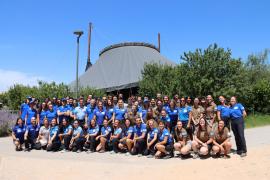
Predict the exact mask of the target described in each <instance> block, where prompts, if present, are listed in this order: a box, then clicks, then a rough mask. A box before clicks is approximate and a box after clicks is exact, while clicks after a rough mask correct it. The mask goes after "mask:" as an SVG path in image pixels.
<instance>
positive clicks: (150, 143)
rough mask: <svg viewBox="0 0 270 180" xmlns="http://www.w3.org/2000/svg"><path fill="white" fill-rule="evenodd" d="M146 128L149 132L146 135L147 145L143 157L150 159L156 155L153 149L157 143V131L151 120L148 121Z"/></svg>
mask: <svg viewBox="0 0 270 180" xmlns="http://www.w3.org/2000/svg"><path fill="white" fill-rule="evenodd" d="M148 126H149V132H148V133H147V145H146V150H145V151H144V153H143V155H145V156H147V157H149V158H150V157H153V156H154V155H155V153H156V150H155V149H154V147H155V145H156V143H157V135H158V129H157V128H156V127H155V126H154V120H152V119H151V120H149V121H148Z"/></svg>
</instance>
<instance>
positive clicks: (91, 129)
mask: <svg viewBox="0 0 270 180" xmlns="http://www.w3.org/2000/svg"><path fill="white" fill-rule="evenodd" d="M98 132H99V126H98V125H96V127H94V128H93V127H90V128H88V134H96V133H98Z"/></svg>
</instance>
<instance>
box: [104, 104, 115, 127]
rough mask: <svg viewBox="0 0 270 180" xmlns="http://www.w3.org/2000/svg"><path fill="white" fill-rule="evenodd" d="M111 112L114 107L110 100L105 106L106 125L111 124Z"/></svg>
mask: <svg viewBox="0 0 270 180" xmlns="http://www.w3.org/2000/svg"><path fill="white" fill-rule="evenodd" d="M113 112H114V106H113V102H112V100H111V99H108V101H107V104H106V118H107V119H108V123H109V124H111V123H112V121H113V119H112V118H113Z"/></svg>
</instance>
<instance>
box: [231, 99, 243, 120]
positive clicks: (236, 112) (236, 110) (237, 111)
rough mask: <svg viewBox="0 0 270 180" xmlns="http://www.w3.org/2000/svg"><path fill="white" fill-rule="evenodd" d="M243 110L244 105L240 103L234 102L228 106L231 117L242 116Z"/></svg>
mask: <svg viewBox="0 0 270 180" xmlns="http://www.w3.org/2000/svg"><path fill="white" fill-rule="evenodd" d="M244 110H245V108H244V106H243V105H242V104H240V103H237V104H235V105H234V106H231V107H230V117H231V118H232V119H238V118H241V117H243V111H244Z"/></svg>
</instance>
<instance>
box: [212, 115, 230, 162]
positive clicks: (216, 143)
mask: <svg viewBox="0 0 270 180" xmlns="http://www.w3.org/2000/svg"><path fill="white" fill-rule="evenodd" d="M231 147H232V145H231V143H230V132H229V129H228V128H227V127H225V122H224V121H223V120H220V121H219V122H218V128H217V130H216V131H215V133H214V137H213V148H212V150H213V151H212V152H213V155H221V156H224V158H230V156H229V155H228V154H229V153H230V150H231Z"/></svg>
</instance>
